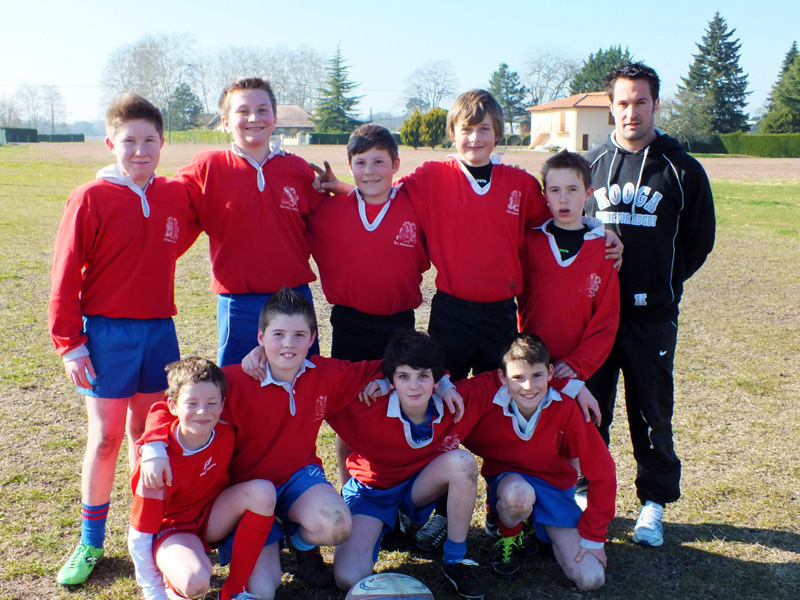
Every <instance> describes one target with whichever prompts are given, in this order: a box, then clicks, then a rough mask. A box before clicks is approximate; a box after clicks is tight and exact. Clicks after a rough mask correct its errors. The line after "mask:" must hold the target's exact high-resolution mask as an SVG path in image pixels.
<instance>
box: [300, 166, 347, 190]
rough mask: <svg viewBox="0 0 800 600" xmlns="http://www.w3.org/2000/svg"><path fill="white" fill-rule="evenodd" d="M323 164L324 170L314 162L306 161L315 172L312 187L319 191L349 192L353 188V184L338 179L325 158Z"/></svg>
mask: <svg viewBox="0 0 800 600" xmlns="http://www.w3.org/2000/svg"><path fill="white" fill-rule="evenodd" d="M323 164H324V165H325V169H324V170H323V169H322V168H320V167H318V166H317V165H315V164H314V163H308V165H309V166H310V167H311V168H312V169H314V172H315V173H316V174H317V176H316V177H315V178H314V184H313V185H314V189H315V190H317V191H318V192H320V193H333V194H349V193H350V192H351V191H352V190H353V186H352V185H349V184H347V183H344V182H343V181H339V179H337V177H336V175H334V173H333V169H332V168H331V165H330V163H329V162H328V161H327V160H326V161H324V162H323Z"/></svg>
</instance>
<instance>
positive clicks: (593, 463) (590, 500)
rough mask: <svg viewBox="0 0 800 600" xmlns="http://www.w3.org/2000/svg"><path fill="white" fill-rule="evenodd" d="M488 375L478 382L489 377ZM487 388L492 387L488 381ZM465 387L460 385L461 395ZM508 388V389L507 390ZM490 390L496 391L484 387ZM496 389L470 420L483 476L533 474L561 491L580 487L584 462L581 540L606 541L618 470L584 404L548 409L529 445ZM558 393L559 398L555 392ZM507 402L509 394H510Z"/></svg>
mask: <svg viewBox="0 0 800 600" xmlns="http://www.w3.org/2000/svg"><path fill="white" fill-rule="evenodd" d="M487 375H489V374H488V373H483V374H481V375H479V376H478V377H475V378H474V379H478V378H486V376H487ZM485 383H486V382H485ZM461 385H462V382H458V383H456V388H457V389H458V390H459V391H460V390H461ZM502 387H505V386H502ZM484 389H485V390H487V391H489V390H491V386H488V387H486V386H484ZM499 389H500V386H498V387H496V388H495V392H494V393H490V394H487V396H488V399H489V400H488V402H487V403H486V404H485V408H486V410H485V411H484V412H483V414H482V415H480V417H479V418H477V419H476V418H475V417H474V415H475V413H470V414H468V415H465V418H464V420H468V422H467V423H465V425H467V426H471V427H472V431H471V433H470V434H469V435H468V436H467V437H466V439H464V441H463V444H464V446H465V447H466V448H467V449H469V450H470V451H471V452H473V453H475V454H477V455H478V456H481V457H482V458H483V466H482V467H481V475H483V476H484V477H493V476H495V475H499V474H500V473H504V472H506V471H514V472H517V473H524V474H527V475H533V476H534V477H538V478H540V479H543V480H545V481H547V482H548V483H550V484H552V485H554V486H556V487H557V488H560V489H567V488H570V487H572V486H574V485H575V483H576V481H577V479H578V474H577V472H576V471H575V468H574V467H573V466H572V464H571V463H570V460H571V459H574V458H578V459H580V465H581V472H582V473H583V474H584V475H585V476H586V478H587V479H588V480H589V489H588V491H587V495H586V498H587V508H586V510H585V511H584V512H583V514H582V515H581V518H580V521H579V522H578V531H579V532H580V535H581V537H583V538H585V539H587V540H593V541H596V542H604V541H605V537H606V531H607V526H608V523H609V522H610V521H611V519H613V518H614V510H615V501H616V493H617V476H616V466H615V465H614V460H613V459H612V458H611V454H610V453H609V451H608V448H607V447H606V445H605V443H604V442H603V439H602V438H601V437H600V433H598V431H597V428H596V427H595V426H594V424H592V423H587V422H586V421H585V420H584V418H583V413H582V412H581V409H580V407H579V406H578V403H577V402H575V401H573V400H572V399H570V398H567V397H563V399H562V400H560V401H553V402H551V403H550V405H549V406H547V407H545V408H543V409H542V412H541V415H540V417H539V420H538V422H537V424H536V428H535V429H534V431H533V433H532V435H531V436H530V438H529V439H528V440H525V439H523V438H522V437H521V436H520V435H519V434H518V433H517V431H516V429H515V426H514V421H515V419H516V417H515V416H514V415H513V413H512V412H511V411H510V407H509V405H508V404H507V403H504V402H503V401H502V399H501V394H498V393H497V391H498V390H499ZM550 392H551V393H552V394H557V393H556V392H555V391H553V390H552V389H551V390H550ZM506 397H507V395H506ZM483 399H484V401H485V399H486V396H484V398H483Z"/></svg>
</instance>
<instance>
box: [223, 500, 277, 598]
mask: <svg viewBox="0 0 800 600" xmlns="http://www.w3.org/2000/svg"><path fill="white" fill-rule="evenodd" d="M274 521H275V517H274V516H273V515H270V516H266V515H259V514H258V513H254V512H250V511H249V510H248V511H245V513H244V516H243V517H242V520H241V521H239V526H238V527H237V528H236V535H234V536H233V551H232V552H231V572H230V575H228V579H227V580H226V581H225V584H224V585H223V586H222V590H220V593H219V597H220V600H231V598H232V597H233V596H234V595H235V594H240V593H241V592H243V591H244V590H245V589H246V588H247V580H248V579H250V575H251V574H252V573H253V567H255V566H256V561H258V557H259V555H260V554H261V550H262V548H264V542H266V541H267V537H268V536H269V532H270V530H271V529H272V524H273V522H274Z"/></svg>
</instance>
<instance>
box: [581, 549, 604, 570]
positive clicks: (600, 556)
mask: <svg viewBox="0 0 800 600" xmlns="http://www.w3.org/2000/svg"><path fill="white" fill-rule="evenodd" d="M586 554H591V555H592V556H594V557H595V558H596V559H597V560H599V561H600V564H601V565H603V568H604V569H605V568H606V564H607V563H608V559H607V558H606V547H605V546H603V547H602V548H597V549H590V548H584V547H583V546H581V549H580V550H578V554H577V556H575V562H581V559H582V558H583V557H584V556H586Z"/></svg>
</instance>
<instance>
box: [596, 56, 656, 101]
mask: <svg viewBox="0 0 800 600" xmlns="http://www.w3.org/2000/svg"><path fill="white" fill-rule="evenodd" d="M620 78H622V79H633V80H636V79H645V80H646V81H647V83H648V84H649V85H650V95H651V96H652V97H653V102H655V101H656V100H658V93H659V90H660V89H661V81H660V80H659V78H658V73H656V72H655V70H654V69H651V68H650V67H648V66H647V65H646V64H644V63H642V62H626V63H622V64H621V65H619V66H618V67H615V68H614V69H611V71H610V72H609V74H608V75H606V80H605V84H606V93H607V94H608V97H609V98H610V99H611V101H612V102H613V101H614V86H615V85H616V83H617V79H620Z"/></svg>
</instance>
